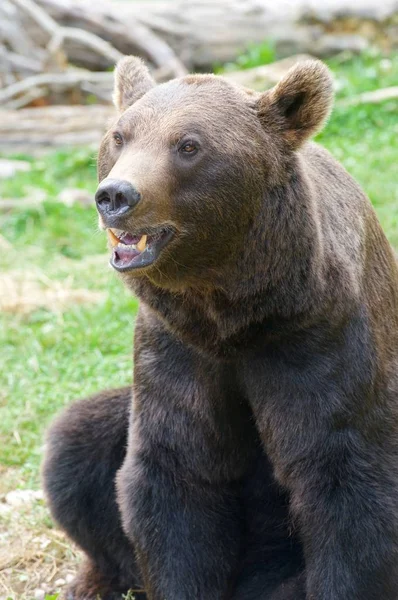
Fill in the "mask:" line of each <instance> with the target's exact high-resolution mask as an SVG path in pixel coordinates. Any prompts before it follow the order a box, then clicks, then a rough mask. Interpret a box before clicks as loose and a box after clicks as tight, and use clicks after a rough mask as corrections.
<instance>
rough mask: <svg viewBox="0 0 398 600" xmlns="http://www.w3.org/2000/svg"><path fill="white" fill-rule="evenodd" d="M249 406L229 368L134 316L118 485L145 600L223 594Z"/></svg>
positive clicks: (206, 598)
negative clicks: (130, 397)
mask: <svg viewBox="0 0 398 600" xmlns="http://www.w3.org/2000/svg"><path fill="white" fill-rule="evenodd" d="M247 411H248V408H247V407H246V406H245V405H244V404H243V403H240V402H239V398H238V397H237V395H236V388H235V385H234V373H233V372H232V371H230V370H229V368H228V367H226V366H222V365H220V364H215V363H214V362H211V361H209V360H207V359H205V358H203V357H201V356H198V355H196V354H195V353H194V351H192V350H190V349H189V348H187V347H185V346H183V345H182V344H181V343H180V342H179V341H177V340H175V339H174V338H173V337H172V336H171V334H169V333H168V332H167V331H166V330H165V329H164V328H163V326H162V325H160V324H159V323H158V322H157V321H155V319H154V317H150V318H149V317H148V318H146V320H144V317H143V315H142V313H141V315H140V318H139V321H138V323H137V327H136V338H135V374H134V403H133V410H132V417H131V423H130V432H129V443H128V449H127V456H126V460H125V462H124V464H123V467H122V468H121V470H120V472H119V475H118V478H117V486H118V499H119V505H120V508H121V513H122V519H123V526H124V529H125V531H126V533H127V535H128V536H129V538H130V539H131V540H132V541H133V542H134V545H135V548H136V555H137V559H138V562H139V565H140V569H141V572H142V574H143V577H144V587H145V589H146V591H147V594H148V598H149V599H150V600H161V599H162V600H163V599H167V600H177V599H178V600H213V599H214V600H222V599H224V598H226V597H227V594H228V589H229V587H232V585H233V581H232V579H233V577H234V576H236V570H237V561H238V555H239V551H240V543H241V530H242V528H243V523H242V520H243V518H242V516H241V514H240V513H241V504H240V488H241V483H240V479H241V477H242V475H243V473H244V471H245V469H246V465H247V463H248V461H249V459H250V448H251V445H252V440H254V439H255V436H254V435H253V433H252V432H253V424H252V423H251V422H250V420H249V416H248V412H247Z"/></svg>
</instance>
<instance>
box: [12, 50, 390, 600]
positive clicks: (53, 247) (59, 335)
mask: <svg viewBox="0 0 398 600" xmlns="http://www.w3.org/2000/svg"><path fill="white" fill-rule="evenodd" d="M330 66H331V68H332V70H333V71H334V73H335V76H336V82H337V106H336V108H335V110H334V113H333V116H332V118H331V119H330V122H329V124H328V125H327V127H326V128H325V130H324V132H322V133H321V134H320V135H319V136H318V141H319V142H320V143H322V144H323V145H325V146H326V147H327V148H328V149H329V150H330V151H331V152H332V153H333V154H334V155H335V157H336V158H337V159H339V160H340V161H341V162H342V163H343V164H344V165H345V167H346V168H347V169H348V171H349V172H350V173H351V174H352V175H353V176H354V177H355V178H356V179H357V180H358V181H359V182H360V183H361V185H362V186H363V188H364V189H365V191H366V192H367V193H368V195H369V196H370V198H371V200H372V202H373V204H374V206H375V208H376V210H377V212H378V215H379V217H380V220H381V222H382V224H383V226H384V229H385V231H386V233H387V236H388V237H389V239H390V241H391V243H392V244H393V245H394V246H396V247H397V248H398V185H397V184H398V170H397V153H398V147H397V139H398V119H397V114H398V112H397V109H398V105H397V102H396V101H391V100H390V101H385V102H382V103H380V104H377V105H371V104H364V105H361V106H358V107H347V106H344V105H342V104H341V105H339V101H341V100H342V99H344V98H345V97H350V96H352V95H355V94H358V93H360V92H364V91H370V90H374V89H377V88H379V87H387V86H389V85H396V83H397V82H396V79H395V80H394V76H395V78H396V73H397V72H398V54H397V55H393V56H389V57H388V58H383V57H382V56H380V55H378V54H375V53H373V54H371V53H370V54H368V55H366V56H362V57H358V58H355V59H350V60H343V59H339V60H338V59H335V60H334V61H331V62H330ZM23 158H24V159H25V160H29V161H30V162H31V163H32V170H31V172H29V173H22V174H21V175H18V176H17V177H15V178H13V179H11V180H0V197H3V198H20V200H19V202H18V206H17V208H16V209H15V210H13V211H12V212H9V213H6V214H1V215H0V227H1V235H2V246H0V250H1V251H0V272H1V274H0V278H2V279H0V286H3V290H5V292H6V293H7V288H6V287H5V285H8V286H12V287H13V289H14V290H15V289H17V290H24V292H23V293H24V294H25V295H27V296H29V293H32V294H33V291H31V292H30V291H29V290H34V291H35V293H37V290H38V293H39V294H40V293H42V294H43V296H45V292H46V291H47V292H48V291H50V292H51V290H59V289H63V290H65V289H66V290H67V291H68V293H69V295H70V296H71V298H69V300H68V297H66V301H67V304H66V308H65V307H64V306H62V305H61V304H60V302H59V301H58V300H57V296H56V294H55V296H54V295H53V296H51V294H50V296H49V298H50V299H49V300H48V302H47V305H46V306H43V307H40V308H37V309H36V310H33V311H30V312H23V310H24V309H23V307H22V308H21V307H15V308H14V309H13V310H10V311H9V312H4V313H3V314H2V315H1V316H0V347H1V367H2V368H1V370H0V378H1V383H0V474H1V478H0V495H1V494H5V493H7V492H9V491H10V490H14V489H16V488H24V487H26V488H33V489H37V488H38V487H39V464H40V460H41V457H42V446H43V432H44V429H45V427H46V426H47V424H48V422H49V421H50V420H51V418H52V417H53V415H54V414H55V413H56V412H58V411H59V409H60V408H61V407H62V406H64V405H66V404H67V403H69V402H70V401H71V400H73V399H74V398H77V397H79V396H85V395H87V394H90V393H91V392H94V391H96V390H99V389H101V388H105V387H112V386H119V385H122V384H126V383H128V382H130V381H131V371H132V361H131V348H132V335H133V325H134V316H135V314H136V310H137V301H136V300H135V299H134V298H132V297H131V296H130V295H129V294H128V293H127V292H126V291H125V290H124V288H123V287H122V285H121V283H120V282H119V280H118V279H117V277H116V275H115V274H114V273H113V272H112V271H111V269H110V268H109V267H108V266H107V263H108V258H107V255H106V250H105V249H106V243H105V236H104V234H103V233H100V232H98V231H97V225H96V213H95V210H94V205H92V206H90V207H82V206H80V205H74V206H72V207H70V206H66V205H64V204H62V203H60V202H59V201H58V200H57V197H58V194H59V193H60V192H61V191H63V190H64V189H66V188H82V189H85V190H88V191H90V192H91V193H94V190H95V188H96V173H95V156H94V153H93V151H92V150H85V149H83V150H82V149H79V150H75V151H72V150H71V151H62V152H56V153H51V154H48V155H45V156H43V157H41V158H39V159H33V158H31V157H23ZM37 190H40V191H41V192H42V193H44V195H45V200H44V201H43V202H42V203H40V204H39V205H38V206H36V207H33V208H32V207H30V208H29V207H26V206H25V203H26V202H27V201H28V200H29V199H30V198H32V197H33V196H34V195H35V194H36V193H37ZM29 286H31V287H29ZM74 290H80V292H78V293H77V294H76V293H75V296H76V297H77V300H76V299H75V301H74V300H73V298H74V297H75V296H74V295H73V292H74ZM1 293H3V292H0V294H1ZM67 296H68V295H67ZM51 298H52V299H51ZM36 504H37V506H36V512H35V514H32V512H29V515H28V516H27V517H26V519H27V520H26V524H25V525H24V523H25V521H24V518H25V517H23V516H22V521H21V520H19V521H18V524H17V525H16V530H15V531H18V532H19V533H18V536H22V537H23V535H24V527H25V526H26V531H27V530H29V528H30V531H33V534H32V535H34V536H36V537H37V536H39V537H40V535H41V533H42V531H43V530H46V531H47V532H49V531H50V528H51V523H50V521H49V517H48V515H47V512H46V511H45V509H44V507H43V506H42V503H41V501H38V502H37V503H36ZM21 514H22V515H23V514H24V511H23V510H22V511H21ZM10 519H11V516H10V514H9V513H6V514H3V515H2V513H1V512H0V542H1V540H2V535H3V539H4V540H5V541H7V540H9V537H7V535H8V534H9V531H10V527H11V525H10V523H11V521H10ZM21 523H22V524H21ZM3 525H4V531H7V532H8V533H3V534H2V531H3V530H2V527H3ZM18 527H20V529H18ZM51 535H52V536H53V537H52V542H51V543H53V542H54V543H55V544H56V543H57V542H56V536H57V535H58V534H57V533H56V532H53V533H52V534H51ZM54 536H55V537H54ZM60 539H61V538H60ZM54 540H55V541H54ZM60 544H61V546H62V545H65V542H64V540H63V538H62V539H61V542H60ZM0 545H1V543H0ZM72 555H73V551H72V550H70V549H69V548H68V547H67V546H65V548H64V551H63V554H62V556H63V558H62V559H60V560H61V561H62V560H64V559H65V558H66V560H69V559H68V557H69V558H73V556H72ZM43 560H44V559H43ZM13 568H14V567H13V566H12V565H11V566H8V567H7V569H8V571H10V569H11V572H10V573H9V577H8V576H7V577H8V579H7V581H8V582H10V581H11V580H12V581H13V582H14V583H13V584H11V583H8V584H7V585H8V586H9V587H8V588H7V587H6V584H4V582H3V587H4V588H5V590H6V591H5V592H3V590H2V588H1V582H2V579H1V573H2V571H1V569H2V563H1V557H0V598H3V597H4V598H7V596H9V597H12V598H14V597H15V599H16V598H29V599H30V597H31V596H29V593H30V592H29V591H26V590H29V589H30V590H31V589H32V587H31V586H30V587H29V586H28V587H27V586H26V585H25V584H24V583H23V569H26V568H27V567H23V569H22V571H21V569H20V571H21V572H22V575H20V574H18V572H17V575H16V576H15V577H14V579H13V573H12V569H13ZM19 576H22V580H21V581H22V583H21V585H20V587H19V588H18V589H20V590H22V591H20V592H19V594H20V595H13V594H14V592H13V589H14V588H13V587H12V585H14V586H18V585H19V584H18V582H19V581H20V580H19V579H18V577H19ZM5 579H6V578H4V581H5ZM53 580H54V577H53ZM15 582H16V583H15ZM24 585H25V587H24ZM37 585H39V582H38V584H37ZM15 589H16V588H15ZM7 590H8V591H7ZM2 594H3V596H2ZM10 594H11V595H10ZM24 594H25V595H24Z"/></svg>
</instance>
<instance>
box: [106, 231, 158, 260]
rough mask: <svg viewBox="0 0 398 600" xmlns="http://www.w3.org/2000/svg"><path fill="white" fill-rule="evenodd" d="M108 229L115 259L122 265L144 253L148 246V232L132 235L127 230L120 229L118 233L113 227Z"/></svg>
mask: <svg viewBox="0 0 398 600" xmlns="http://www.w3.org/2000/svg"><path fill="white" fill-rule="evenodd" d="M107 231H108V236H109V240H110V242H111V244H112V246H113V254H114V258H115V261H116V262H117V263H118V264H120V265H121V266H125V265H128V264H130V263H131V262H132V261H133V260H134V258H136V257H137V256H139V255H140V254H142V252H144V250H146V248H147V240H148V236H147V235H146V234H143V235H132V234H131V233H128V232H125V231H122V232H119V231H118V232H117V235H116V234H115V233H114V231H112V229H108V230H107Z"/></svg>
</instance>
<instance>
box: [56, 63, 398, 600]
mask: <svg viewBox="0 0 398 600" xmlns="http://www.w3.org/2000/svg"><path fill="white" fill-rule="evenodd" d="M115 103H116V106H117V108H118V109H119V112H120V115H119V117H118V118H117V120H116V121H115V123H114V124H113V126H112V127H111V128H110V130H109V131H108V133H107V134H106V135H105V137H104V139H103V142H102V144H101V148H100V151H99V158H98V165H99V179H100V181H101V183H100V185H99V188H98V191H97V193H96V203H97V208H98V212H99V215H100V223H101V226H102V227H103V228H104V229H106V230H107V234H108V237H109V242H110V248H111V253H112V256H111V264H112V266H113V267H114V268H115V269H116V270H117V271H118V272H120V274H121V277H122V279H123V280H124V282H125V283H126V285H127V286H128V287H129V288H131V289H132V291H133V292H134V293H135V294H136V295H137V296H138V297H139V298H140V300H141V304H140V310H139V314H138V318H137V323H136V329H135V345H134V385H133V390H132V395H131V391H130V389H121V390H113V391H112V390H110V391H108V392H104V393H102V394H100V395H98V396H96V397H93V398H89V399H85V400H81V401H80V402H78V403H77V404H74V405H72V406H71V407H69V408H68V409H67V411H66V413H65V414H64V415H63V416H62V417H61V418H60V419H58V420H57V421H56V423H55V424H54V425H53V427H52V428H51V430H50V434H49V440H48V451H47V457H46V461H45V464H44V482H45V488H46V491H47V495H48V499H49V503H50V507H51V510H52V512H53V515H54V517H55V519H56V520H57V521H58V522H59V524H60V525H61V526H62V527H63V528H64V529H65V530H66V532H67V533H68V534H69V536H70V537H71V538H72V539H73V540H75V542H77V544H79V545H80V547H81V548H82V549H83V550H84V551H85V553H86V554H87V563H86V565H85V566H84V567H83V569H82V570H81V572H80V574H79V575H78V577H77V578H76V581H75V582H74V583H73V584H72V585H71V587H70V589H69V591H68V596H67V597H68V598H69V599H73V600H83V599H85V600H94V599H95V598H97V596H98V595H99V596H101V597H102V598H103V599H106V600H111V599H116V598H121V597H122V594H123V593H126V592H127V590H128V589H132V590H133V591H134V590H143V589H144V590H145V593H146V597H147V598H148V600H381V599H383V600H396V599H397V598H398V271H397V265H396V261H395V257H394V253H393V251H392V249H391V247H390V245H389V244H388V242H387V240H386V238H385V236H384V234H383V232H382V230H381V227H380V225H379V223H378V220H377V218H376V216H375V213H374V211H373V209H372V207H371V204H370V202H369V201H368V199H367V198H366V197H365V195H364V194H363V192H362V191H361V190H360V188H359V187H358V185H357V184H356V183H355V182H354V181H353V180H352V178H351V177H350V176H349V175H348V174H347V173H346V171H345V170H344V169H343V168H342V167H341V166H340V165H339V164H338V163H336V161H335V160H334V159H333V158H332V157H331V156H330V155H329V154H328V152H326V151H325V150H324V149H322V148H321V147H319V146H317V145H316V144H314V143H311V142H309V141H308V139H309V138H310V136H312V135H313V134H314V133H315V132H316V131H317V130H319V129H320V128H321V127H322V125H323V123H324V121H325V119H326V118H327V116H328V114H329V111H330V108H331V104H332V80H331V76H330V74H329V72H328V70H327V68H326V67H325V66H324V65H322V64H321V63H320V62H317V61H314V62H305V63H302V64H299V65H298V66H296V67H294V68H293V69H292V70H291V71H290V72H289V73H288V74H287V75H286V76H285V77H284V78H283V79H282V81H281V82H280V83H279V84H278V85H277V86H276V87H275V88H273V89H272V90H270V91H266V92H264V93H261V94H260V93H255V92H252V91H250V90H246V89H242V88H239V87H237V86H235V85H234V84H232V83H231V82H229V81H227V80H226V79H224V78H222V77H218V76H213V75H192V76H187V77H183V78H181V79H176V80H173V81H170V82H167V83H165V84H161V85H155V82H154V81H153V79H152V78H151V76H150V74H149V72H148V70H147V68H146V67H145V66H144V65H143V64H142V63H141V61H139V60H138V59H136V58H130V57H128V58H125V59H123V60H122V61H121V62H120V63H119V65H118V67H117V70H116V89H115ZM123 335H124V333H123ZM115 369H117V365H115Z"/></svg>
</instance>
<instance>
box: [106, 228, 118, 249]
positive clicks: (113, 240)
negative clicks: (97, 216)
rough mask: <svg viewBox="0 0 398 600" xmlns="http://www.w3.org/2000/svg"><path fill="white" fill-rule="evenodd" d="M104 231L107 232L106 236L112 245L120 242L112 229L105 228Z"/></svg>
mask: <svg viewBox="0 0 398 600" xmlns="http://www.w3.org/2000/svg"><path fill="white" fill-rule="evenodd" d="M106 232H107V234H108V238H109V241H110V243H111V244H112V246H117V245H118V244H120V240H119V238H118V237H117V236H116V235H115V234H114V233H113V231H112V229H107V230H106Z"/></svg>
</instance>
